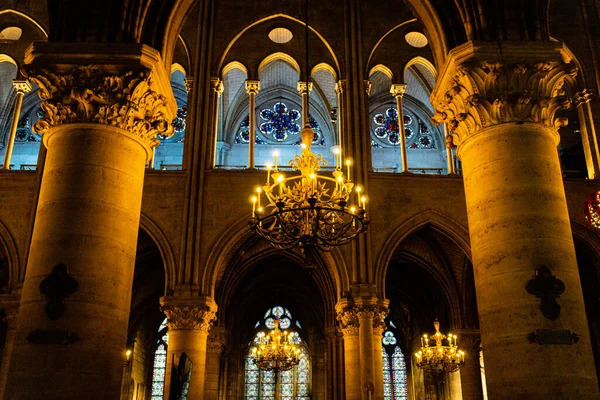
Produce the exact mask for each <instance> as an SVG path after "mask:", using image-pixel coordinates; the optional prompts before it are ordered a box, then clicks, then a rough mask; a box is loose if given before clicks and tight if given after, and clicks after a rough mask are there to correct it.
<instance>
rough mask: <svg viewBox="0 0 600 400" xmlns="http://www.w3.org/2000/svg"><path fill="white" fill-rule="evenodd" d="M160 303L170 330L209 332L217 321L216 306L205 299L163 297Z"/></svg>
mask: <svg viewBox="0 0 600 400" xmlns="http://www.w3.org/2000/svg"><path fill="white" fill-rule="evenodd" d="M160 303H161V309H162V311H163V312H164V313H165V315H166V316H167V324H168V325H169V329H170V330H200V331H203V332H209V331H210V328H211V326H212V324H213V322H214V321H215V320H216V319H217V307H216V304H214V301H212V300H207V299H206V298H195V297H190V298H177V297H171V298H167V297H163V298H161V302H160Z"/></svg>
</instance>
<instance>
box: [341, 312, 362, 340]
mask: <svg viewBox="0 0 600 400" xmlns="http://www.w3.org/2000/svg"><path fill="white" fill-rule="evenodd" d="M336 319H337V321H338V324H339V327H340V331H341V332H342V335H343V336H344V337H346V336H355V335H358V328H359V327H360V323H359V322H358V314H357V313H356V310H354V309H347V310H342V311H338V312H337V315H336Z"/></svg>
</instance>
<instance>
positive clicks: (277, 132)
mask: <svg viewBox="0 0 600 400" xmlns="http://www.w3.org/2000/svg"><path fill="white" fill-rule="evenodd" d="M301 120H302V112H300V111H298V110H295V109H292V108H289V107H288V106H287V105H286V104H285V103H284V102H281V101H280V102H277V103H275V104H274V105H273V107H271V108H263V109H262V110H261V111H260V113H259V121H258V124H259V125H258V129H257V130H256V135H255V139H254V143H255V144H269V143H271V142H272V143H281V142H287V143H289V144H300V142H301V139H300V135H299V134H300V131H301V129H302V127H301V126H300V124H301ZM308 122H309V123H310V127H311V128H312V129H313V130H314V131H315V137H314V139H313V144H316V145H324V144H325V138H324V136H323V132H322V131H321V127H320V125H319V123H318V122H317V120H315V119H314V118H313V116H312V115H309V116H308ZM292 138H294V139H297V140H294V141H293V142H290V140H291V139H292ZM235 142H236V143H249V142H250V118H249V117H246V118H245V119H244V120H243V121H242V122H241V123H240V126H239V127H238V133H237V135H236V138H235Z"/></svg>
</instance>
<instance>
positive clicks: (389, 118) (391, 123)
mask: <svg viewBox="0 0 600 400" xmlns="http://www.w3.org/2000/svg"><path fill="white" fill-rule="evenodd" d="M373 121H374V122H375V125H377V126H376V128H375V135H376V136H377V137H378V138H381V139H384V138H386V137H387V138H388V142H390V143H391V144H393V145H397V144H399V142H400V141H399V140H398V132H399V129H398V111H397V110H396V108H394V107H390V108H388V109H387V110H385V114H376V115H375V116H374V117H373Z"/></svg>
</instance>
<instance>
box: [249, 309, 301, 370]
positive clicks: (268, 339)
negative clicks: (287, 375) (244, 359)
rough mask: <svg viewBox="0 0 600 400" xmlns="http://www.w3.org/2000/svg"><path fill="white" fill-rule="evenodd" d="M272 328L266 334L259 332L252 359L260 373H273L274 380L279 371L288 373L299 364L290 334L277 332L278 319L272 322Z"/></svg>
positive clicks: (298, 357)
mask: <svg viewBox="0 0 600 400" xmlns="http://www.w3.org/2000/svg"><path fill="white" fill-rule="evenodd" d="M274 325H275V326H274V328H273V330H272V331H270V332H269V333H268V334H264V333H263V332H259V334H258V335H257V339H256V341H255V342H258V343H257V345H256V346H254V347H252V359H253V361H254V363H255V364H256V365H257V366H258V368H259V369H260V370H262V371H273V372H274V373H275V378H277V375H278V373H279V371H288V370H290V369H292V368H293V367H294V366H296V365H298V363H299V362H300V348H299V347H298V346H297V345H296V344H294V336H293V333H292V332H288V331H280V330H279V318H276V319H275V320H274Z"/></svg>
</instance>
